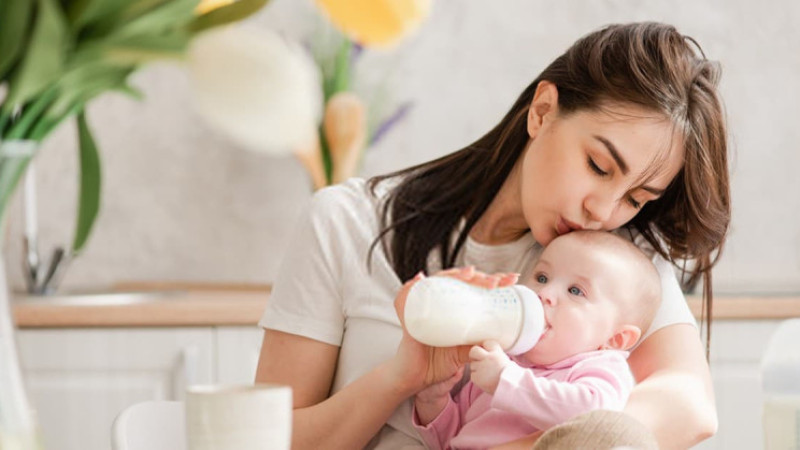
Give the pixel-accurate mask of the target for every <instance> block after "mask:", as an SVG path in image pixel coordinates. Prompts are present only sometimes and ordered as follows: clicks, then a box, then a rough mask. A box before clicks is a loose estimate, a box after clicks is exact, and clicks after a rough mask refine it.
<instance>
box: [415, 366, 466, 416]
mask: <svg viewBox="0 0 800 450" xmlns="http://www.w3.org/2000/svg"><path fill="white" fill-rule="evenodd" d="M463 374H464V368H463V367H462V368H460V369H458V371H457V372H456V373H455V374H453V376H452V377H450V378H449V379H447V380H444V381H442V382H440V383H436V384H434V385H431V386H429V387H427V388H425V389H423V390H421V391H419V392H418V393H417V395H416V396H414V410H415V411H416V413H417V421H418V422H419V424H420V425H421V426H423V427H424V426H427V425H428V424H429V423H431V422H433V419H435V418H436V417H437V416H438V415H439V414H441V412H442V411H444V408H445V407H446V406H447V404H448V403H449V402H450V391H451V390H452V389H453V386H455V385H456V383H458V382H459V380H461V377H462V375H463Z"/></svg>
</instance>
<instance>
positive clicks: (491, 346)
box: [483, 340, 503, 354]
mask: <svg viewBox="0 0 800 450" xmlns="http://www.w3.org/2000/svg"><path fill="white" fill-rule="evenodd" d="M483 348H484V349H485V351H486V352H487V354H488V353H491V352H502V351H503V347H501V346H500V343H499V342H497V341H491V340H489V341H485V342H484V343H483Z"/></svg>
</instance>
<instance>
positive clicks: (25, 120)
mask: <svg viewBox="0 0 800 450" xmlns="http://www.w3.org/2000/svg"><path fill="white" fill-rule="evenodd" d="M56 93H57V91H56V88H55V86H51V87H49V88H48V89H47V90H45V91H44V92H42V95H40V96H39V98H37V99H36V101H34V102H33V103H31V104H29V105H27V106H25V107H24V108H23V110H22V115H21V116H20V118H19V120H17V121H16V122H15V123H13V124H12V125H11V128H10V129H9V131H8V134H7V136H6V139H8V140H14V139H25V138H27V137H29V136H28V131H30V129H31V128H32V127H33V126H34V125H35V122H36V120H37V119H39V118H40V116H41V115H42V112H44V110H45V108H47V107H48V106H49V105H50V104H51V103H52V102H53V100H54V99H55V98H56Z"/></svg>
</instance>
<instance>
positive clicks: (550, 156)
mask: <svg viewBox="0 0 800 450" xmlns="http://www.w3.org/2000/svg"><path fill="white" fill-rule="evenodd" d="M557 105H558V91H557V89H556V87H555V86H554V85H553V84H550V83H548V82H542V83H540V84H539V88H538V89H537V91H536V95H535V96H534V100H533V103H532V105H531V108H530V112H529V114H528V134H529V135H530V136H531V140H530V141H529V143H528V146H527V148H526V149H525V152H524V154H523V156H522V167H521V174H520V199H521V202H522V212H523V215H524V216H525V220H526V222H527V223H528V226H529V227H530V228H531V232H532V233H533V236H534V238H535V239H536V241H537V242H539V243H540V244H542V245H547V244H549V243H550V241H552V240H553V239H554V238H555V237H556V236H559V235H562V234H564V233H568V232H570V231H573V230H576V229H589V230H613V229H616V228H618V227H620V226H622V225H624V224H625V223H627V222H628V221H629V220H631V219H632V218H633V217H634V216H635V215H636V214H637V213H638V212H639V210H640V209H641V207H642V206H644V204H645V203H646V202H648V201H652V200H655V199H657V198H658V197H660V195H661V193H663V191H664V190H665V189H666V188H667V186H668V185H669V183H670V182H671V181H672V179H673V178H674V177H675V175H676V174H677V173H678V172H679V171H680V168H681V167H682V165H683V145H682V141H681V139H680V137H679V136H678V135H676V134H675V132H674V130H673V127H672V124H671V123H670V122H669V121H668V120H666V119H664V118H662V117H654V116H653V114H652V113H648V112H646V111H644V110H643V109H641V108H637V107H626V106H610V107H607V108H605V110H604V111H580V112H575V113H572V114H569V115H567V116H559V114H558V106H557Z"/></svg>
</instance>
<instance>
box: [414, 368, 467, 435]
mask: <svg viewBox="0 0 800 450" xmlns="http://www.w3.org/2000/svg"><path fill="white" fill-rule="evenodd" d="M472 393H473V384H472V383H467V384H466V385H464V387H463V388H462V389H461V390H460V391H459V392H458V394H457V395H456V398H455V399H453V398H450V399H449V401H448V402H447V406H445V407H444V409H443V410H442V412H440V413H439V415H438V416H436V418H435V419H433V421H431V423H429V424H428V425H424V426H423V425H421V424H420V423H419V418H418V417H417V408H416V407H414V409H413V411H412V412H411V423H412V424H413V425H414V428H415V429H416V430H417V433H419V436H420V438H422V440H423V442H425V446H426V447H427V448H428V449H431V450H440V449H441V450H444V449H448V448H450V445H449V444H450V440H451V439H453V438H454V437H456V435H457V434H458V432H459V431H461V427H462V426H463V425H464V424H463V418H464V416H465V415H466V412H467V410H468V409H469V405H470V404H472V400H473V395H472Z"/></svg>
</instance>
